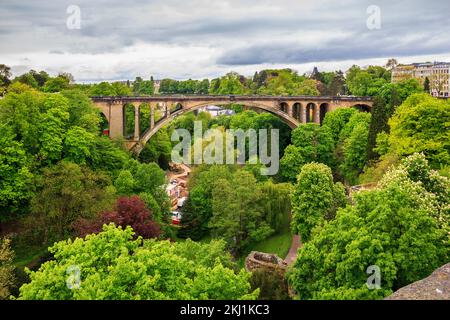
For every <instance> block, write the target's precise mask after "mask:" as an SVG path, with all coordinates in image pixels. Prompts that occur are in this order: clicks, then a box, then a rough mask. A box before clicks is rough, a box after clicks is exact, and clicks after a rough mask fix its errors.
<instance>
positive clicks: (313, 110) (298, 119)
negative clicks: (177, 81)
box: [91, 95, 373, 154]
mask: <svg viewBox="0 0 450 320" xmlns="http://www.w3.org/2000/svg"><path fill="white" fill-rule="evenodd" d="M91 99H92V101H93V103H94V104H95V105H96V106H97V107H98V108H99V109H100V110H101V112H102V113H103V115H104V116H105V118H106V120H107V121H108V123H109V136H110V137H111V138H115V137H126V141H127V145H128V148H129V149H130V150H133V151H134V152H135V153H138V154H139V153H140V151H141V150H142V149H143V147H144V146H145V144H146V143H147V142H148V141H149V140H150V138H151V137H152V136H153V135H154V134H155V133H156V132H157V131H158V130H159V129H161V128H162V127H164V126H165V125H167V124H168V123H169V122H171V121H172V120H173V119H174V118H176V117H178V116H180V115H183V114H185V113H187V112H190V111H194V110H197V109H200V108H203V107H206V106H211V105H214V106H224V105H230V104H239V105H243V106H244V107H246V108H249V109H259V110H262V111H265V112H270V113H272V114H274V115H276V116H277V117H279V118H280V119H281V120H282V121H284V122H285V123H286V124H287V125H288V126H289V127H291V128H292V129H294V128H296V127H297V126H299V125H300V124H302V123H309V122H314V123H318V124H321V123H322V121H323V119H324V117H325V114H326V113H327V112H329V111H333V110H336V109H338V108H350V107H357V108H360V109H361V110H363V111H370V109H371V107H372V105H373V101H372V99H371V98H370V97H353V96H337V97H329V96H240V95H220V96H219V95H167V96H166V95H163V96H142V97H91ZM143 106H146V107H147V108H150V117H149V118H150V119H149V121H150V124H149V125H148V129H147V130H146V131H144V132H141V130H140V128H139V123H140V118H139V117H140V108H142V107H143ZM130 107H131V108H133V109H134V110H133V111H134V132H132V133H131V135H130V134H128V136H127V134H126V133H125V123H126V121H127V119H126V112H125V108H130ZM156 113H158V115H159V117H157V116H156Z"/></svg>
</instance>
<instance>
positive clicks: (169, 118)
mask: <svg viewBox="0 0 450 320" xmlns="http://www.w3.org/2000/svg"><path fill="white" fill-rule="evenodd" d="M229 104H230V102H228V101H219V102H215V103H210V102H202V103H196V104H192V105H189V107H182V106H183V105H182V104H180V106H181V108H179V109H178V110H176V111H175V112H171V113H169V114H168V115H167V116H166V117H164V118H162V119H161V120H160V121H158V122H157V123H155V126H154V127H153V128H152V129H150V130H148V131H147V132H145V133H144V134H143V135H142V136H141V138H140V140H139V142H138V143H136V144H135V145H134V147H133V151H134V152H135V153H136V154H139V153H140V152H141V151H142V150H143V148H144V147H145V145H146V144H147V142H148V141H150V139H151V137H153V136H154V135H155V134H156V133H157V132H158V131H159V130H160V129H161V128H163V127H165V126H166V125H168V124H169V123H170V122H172V121H173V120H174V119H175V118H177V117H180V116H182V115H184V114H186V113H189V112H192V111H195V110H198V109H201V108H204V107H207V106H210V105H216V106H226V105H229ZM237 104H241V105H243V106H245V107H247V108H254V109H259V110H263V111H267V112H269V113H271V114H273V115H275V116H277V117H278V118H279V119H281V120H282V121H283V122H284V123H286V124H287V125H288V126H289V127H290V128H291V129H295V128H297V127H298V126H299V125H300V122H298V121H297V120H296V119H294V118H292V117H290V116H289V115H288V114H287V113H285V112H284V111H282V110H281V106H279V107H278V108H274V106H273V104H270V105H269V104H263V103H252V102H248V101H244V102H237Z"/></svg>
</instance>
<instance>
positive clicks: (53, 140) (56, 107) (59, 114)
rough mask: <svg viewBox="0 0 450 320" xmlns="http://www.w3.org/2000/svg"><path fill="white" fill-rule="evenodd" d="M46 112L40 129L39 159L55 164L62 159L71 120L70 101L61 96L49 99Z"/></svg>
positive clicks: (46, 101)
mask: <svg viewBox="0 0 450 320" xmlns="http://www.w3.org/2000/svg"><path fill="white" fill-rule="evenodd" d="M44 107H45V109H46V112H45V113H44V114H42V118H41V121H40V124H39V127H38V130H39V131H38V132H39V145H40V150H39V154H38V157H39V159H40V160H41V161H42V162H43V163H48V164H50V163H54V162H56V161H58V160H59V159H61V155H62V149H63V141H64V135H65V132H66V128H67V122H68V120H69V116H70V115H69V112H68V109H69V105H68V100H67V99H66V98H64V97H63V96H61V95H52V96H49V97H47V99H46V100H45V102H44Z"/></svg>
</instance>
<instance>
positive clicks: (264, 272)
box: [250, 268, 291, 300]
mask: <svg viewBox="0 0 450 320" xmlns="http://www.w3.org/2000/svg"><path fill="white" fill-rule="evenodd" d="M250 283H251V285H252V289H253V290H256V289H259V290H260V293H259V297H258V300H290V299H291V297H290V296H289V287H288V284H287V281H286V279H285V277H284V274H283V273H282V272H281V271H279V270H271V269H263V268H259V269H256V270H253V271H252V277H251V278H250Z"/></svg>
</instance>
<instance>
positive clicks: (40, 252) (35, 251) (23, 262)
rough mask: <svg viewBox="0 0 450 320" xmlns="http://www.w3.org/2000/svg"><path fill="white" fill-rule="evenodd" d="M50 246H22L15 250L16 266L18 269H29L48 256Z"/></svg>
mask: <svg viewBox="0 0 450 320" xmlns="http://www.w3.org/2000/svg"><path fill="white" fill-rule="evenodd" d="M47 249H48V246H47V245H45V246H29V247H25V246H21V247H16V248H13V250H14V253H15V258H14V265H15V266H16V267H17V268H21V269H23V268H24V267H29V266H30V265H32V264H33V262H35V261H36V260H39V259H40V258H41V257H42V256H44V255H46V254H47V252H48V250H47Z"/></svg>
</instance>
